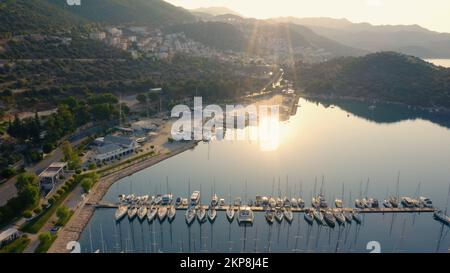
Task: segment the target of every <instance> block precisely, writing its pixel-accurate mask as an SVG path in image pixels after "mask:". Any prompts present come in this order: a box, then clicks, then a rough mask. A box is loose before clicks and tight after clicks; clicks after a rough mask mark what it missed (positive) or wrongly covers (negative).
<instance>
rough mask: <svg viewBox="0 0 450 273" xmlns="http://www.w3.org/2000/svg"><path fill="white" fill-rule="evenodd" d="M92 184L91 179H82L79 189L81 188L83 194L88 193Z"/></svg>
mask: <svg viewBox="0 0 450 273" xmlns="http://www.w3.org/2000/svg"><path fill="white" fill-rule="evenodd" d="M92 184H93V180H92V179H91V178H83V180H81V187H82V188H83V190H84V192H89V190H90V189H91V187H92Z"/></svg>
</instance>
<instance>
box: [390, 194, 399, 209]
mask: <svg viewBox="0 0 450 273" xmlns="http://www.w3.org/2000/svg"><path fill="white" fill-rule="evenodd" d="M388 201H389V203H391V205H392V207H394V208H398V206H399V204H400V202H399V201H398V197H397V196H394V195H391V196H389V199H388Z"/></svg>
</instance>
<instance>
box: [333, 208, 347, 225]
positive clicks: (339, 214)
mask: <svg viewBox="0 0 450 273" xmlns="http://www.w3.org/2000/svg"><path fill="white" fill-rule="evenodd" d="M333 216H334V218H336V221H337V222H338V224H339V225H344V224H345V221H346V220H345V216H344V213H342V212H341V211H339V210H335V211H334V213H333Z"/></svg>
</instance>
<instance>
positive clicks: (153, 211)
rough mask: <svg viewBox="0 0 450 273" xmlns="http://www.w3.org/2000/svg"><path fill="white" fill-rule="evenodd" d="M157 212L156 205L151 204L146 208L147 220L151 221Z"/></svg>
mask: <svg viewBox="0 0 450 273" xmlns="http://www.w3.org/2000/svg"><path fill="white" fill-rule="evenodd" d="M157 213H158V208H157V207H156V206H151V207H150V209H149V210H147V221H148V222H149V223H151V222H152V221H153V220H154V219H155V217H156V214H157Z"/></svg>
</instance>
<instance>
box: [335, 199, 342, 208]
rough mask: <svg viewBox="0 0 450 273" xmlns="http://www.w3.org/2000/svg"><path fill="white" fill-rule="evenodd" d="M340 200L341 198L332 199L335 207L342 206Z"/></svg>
mask: <svg viewBox="0 0 450 273" xmlns="http://www.w3.org/2000/svg"><path fill="white" fill-rule="evenodd" d="M342 203H343V202H342V200H341V199H337V198H336V200H334V205H335V206H336V208H339V209H340V208H342Z"/></svg>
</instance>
